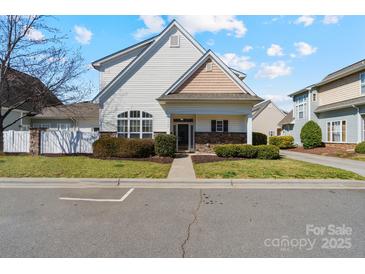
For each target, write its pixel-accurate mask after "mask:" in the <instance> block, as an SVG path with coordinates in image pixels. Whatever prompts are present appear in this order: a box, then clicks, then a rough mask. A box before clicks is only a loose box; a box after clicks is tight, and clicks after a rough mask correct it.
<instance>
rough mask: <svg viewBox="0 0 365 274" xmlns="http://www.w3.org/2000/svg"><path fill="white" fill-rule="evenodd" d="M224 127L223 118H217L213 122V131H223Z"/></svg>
mask: <svg viewBox="0 0 365 274" xmlns="http://www.w3.org/2000/svg"><path fill="white" fill-rule="evenodd" d="M223 130H224V127H223V120H217V121H216V124H215V131H216V132H223Z"/></svg>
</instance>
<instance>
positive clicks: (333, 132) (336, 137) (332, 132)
mask: <svg viewBox="0 0 365 274" xmlns="http://www.w3.org/2000/svg"><path fill="white" fill-rule="evenodd" d="M346 139H347V125H346V121H345V120H342V121H332V122H327V141H328V142H333V143H344V142H346Z"/></svg>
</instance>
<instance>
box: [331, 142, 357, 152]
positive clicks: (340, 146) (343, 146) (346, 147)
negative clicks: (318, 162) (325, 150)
mask: <svg viewBox="0 0 365 274" xmlns="http://www.w3.org/2000/svg"><path fill="white" fill-rule="evenodd" d="M325 145H326V147H331V148H338V149H343V150H353V149H355V147H356V144H334V143H326V144H325Z"/></svg>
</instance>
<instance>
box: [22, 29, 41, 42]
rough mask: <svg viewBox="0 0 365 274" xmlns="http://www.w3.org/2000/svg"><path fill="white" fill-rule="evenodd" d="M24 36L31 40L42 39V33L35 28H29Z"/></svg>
mask: <svg viewBox="0 0 365 274" xmlns="http://www.w3.org/2000/svg"><path fill="white" fill-rule="evenodd" d="M26 37H27V38H28V39H29V40H32V41H41V40H43V39H44V34H43V33H42V32H41V31H39V30H37V29H34V28H29V30H28V31H27V34H26Z"/></svg>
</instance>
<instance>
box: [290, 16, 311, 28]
mask: <svg viewBox="0 0 365 274" xmlns="http://www.w3.org/2000/svg"><path fill="white" fill-rule="evenodd" d="M314 20H315V18H314V17H313V16H310V15H302V16H300V17H298V18H297V20H295V21H294V24H297V25H298V24H303V25H304V26H305V27H308V26H310V25H312V24H313V23H314Z"/></svg>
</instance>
